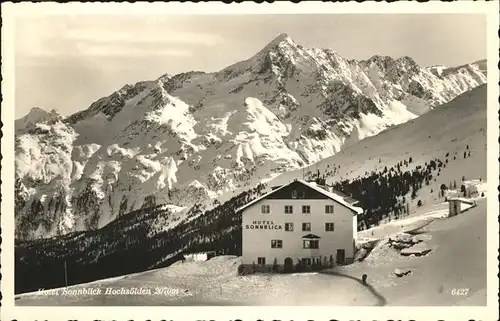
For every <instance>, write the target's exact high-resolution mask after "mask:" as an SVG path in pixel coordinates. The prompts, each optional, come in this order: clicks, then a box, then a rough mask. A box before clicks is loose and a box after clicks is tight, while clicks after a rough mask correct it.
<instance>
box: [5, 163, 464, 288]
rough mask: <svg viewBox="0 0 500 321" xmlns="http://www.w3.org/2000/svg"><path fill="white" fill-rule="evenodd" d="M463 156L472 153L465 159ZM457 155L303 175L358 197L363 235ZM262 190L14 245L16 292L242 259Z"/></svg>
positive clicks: (399, 210) (401, 209)
mask: <svg viewBox="0 0 500 321" xmlns="http://www.w3.org/2000/svg"><path fill="white" fill-rule="evenodd" d="M468 156H470V153H469V154H464V157H468ZM457 157H458V156H457V155H456V154H455V155H454V156H450V155H449V154H446V156H445V158H444V161H441V160H440V159H433V160H430V161H428V162H426V163H425V164H423V165H418V166H415V164H413V160H412V159H411V157H410V158H408V159H404V160H402V161H400V162H398V163H397V165H396V166H393V167H391V168H384V169H383V170H382V171H379V172H371V173H368V172H366V173H365V175H364V176H363V177H358V178H356V179H354V180H342V181H334V180H335V176H336V174H337V170H338V167H336V166H335V165H334V164H328V165H327V168H326V171H324V172H323V173H321V172H320V171H317V172H316V173H309V175H308V178H309V180H315V181H316V182H317V183H318V184H321V185H325V184H327V182H329V181H332V183H331V184H329V185H330V186H332V187H333V188H334V189H335V190H338V191H340V192H342V193H344V194H347V195H349V196H351V197H353V198H354V199H356V200H358V201H359V206H361V207H362V208H363V209H365V212H364V213H363V214H362V215H360V216H359V218H358V229H359V230H363V229H366V228H370V227H372V226H376V225H378V224H379V223H380V222H381V221H382V220H383V219H386V218H388V217H389V216H390V217H393V218H399V217H400V216H403V215H405V214H407V213H408V211H409V202H408V200H409V198H412V199H415V198H417V196H418V191H419V189H421V188H422V187H423V186H425V185H429V183H430V182H431V181H433V180H434V181H437V180H439V175H440V172H441V169H442V168H445V167H446V165H447V164H448V163H449V162H450V161H453V159H456V158H457ZM464 179H465V177H462V180H464ZM448 183H449V185H448ZM452 185H453V186H452ZM456 185H457V183H456V182H453V184H452V183H451V182H446V184H444V183H443V184H441V188H440V190H439V191H435V193H438V194H439V197H444V191H445V190H446V189H448V188H454V189H459V190H463V186H459V187H457V186H456ZM266 188H267V186H266V185H265V184H259V185H258V186H256V187H255V188H253V189H251V190H249V191H245V192H243V193H241V194H239V195H237V196H234V197H233V198H231V199H230V200H228V201H226V202H224V203H223V204H219V203H218V202H217V201H216V202H214V205H215V207H213V208H211V209H209V210H206V209H205V208H204V207H203V206H194V207H192V208H191V209H190V210H189V212H188V214H187V216H186V217H184V219H183V220H182V221H180V222H178V224H177V225H175V226H173V227H172V228H164V226H165V224H166V223H165V222H169V221H172V220H174V221H175V220H176V218H175V217H174V215H173V213H171V212H170V210H169V209H168V207H166V206H164V205H156V206H152V207H148V208H142V209H140V210H137V211H134V212H131V213H129V214H127V215H124V216H122V217H120V218H119V219H117V220H116V221H114V222H112V223H110V224H108V225H107V226H105V227H103V228H101V229H99V230H95V231H86V232H76V233H71V234H67V235H64V236H59V237H54V238H48V239H38V240H32V241H25V242H16V249H15V292H16V293H23V292H30V291H36V290H38V289H41V288H45V289H49V288H56V287H62V286H65V283H66V281H65V280H66V278H65V271H66V272H67V282H68V285H72V284H78V283H85V282H90V281H94V280H98V279H104V278H109V277H113V276H119V275H124V274H129V273H134V272H140V271H145V270H148V269H153V268H160V267H165V266H168V265H170V264H172V263H173V262H175V261H178V260H180V259H182V258H183V254H187V253H195V252H200V251H216V253H217V255H224V254H231V255H241V215H237V214H235V210H236V209H237V208H239V207H241V206H243V205H244V204H246V203H248V202H250V201H251V200H253V199H255V198H257V197H258V196H260V195H262V194H263V193H265V192H266ZM464 194H465V192H464Z"/></svg>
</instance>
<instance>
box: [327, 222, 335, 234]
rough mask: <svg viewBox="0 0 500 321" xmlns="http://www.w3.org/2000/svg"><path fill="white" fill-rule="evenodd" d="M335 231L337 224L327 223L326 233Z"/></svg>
mask: <svg viewBox="0 0 500 321" xmlns="http://www.w3.org/2000/svg"><path fill="white" fill-rule="evenodd" d="M334 230H335V224H333V223H325V231H327V232H333V231H334Z"/></svg>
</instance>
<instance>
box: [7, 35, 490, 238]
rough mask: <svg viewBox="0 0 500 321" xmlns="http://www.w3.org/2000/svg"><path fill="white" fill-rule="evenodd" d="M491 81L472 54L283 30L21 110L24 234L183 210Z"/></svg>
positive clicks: (19, 205) (19, 209) (19, 208)
mask: <svg viewBox="0 0 500 321" xmlns="http://www.w3.org/2000/svg"><path fill="white" fill-rule="evenodd" d="M485 82H486V76H485V71H484V70H482V69H481V67H480V66H479V64H478V63H474V64H469V65H465V66H460V67H454V68H444V67H443V68H432V67H430V68H422V67H420V66H418V65H417V64H416V63H415V62H414V61H413V60H412V59H411V58H409V57H402V58H399V59H393V58H390V57H384V56H373V57H372V58H370V59H368V60H366V61H355V60H348V59H344V58H343V57H341V56H340V55H338V54H337V53H336V52H334V51H332V50H329V49H317V48H304V47H302V46H300V45H298V44H296V43H295V42H294V41H293V40H292V39H291V38H290V37H288V36H287V35H286V34H282V35H280V36H278V37H277V38H276V39H274V40H273V41H272V42H271V43H269V44H268V45H267V46H265V47H264V49H262V50H261V51H260V52H258V53H257V54H256V55H254V56H253V57H251V58H249V59H247V60H245V61H242V62H239V63H236V64H234V65H232V66H229V67H227V68H225V69H223V70H221V71H219V72H216V73H204V72H188V73H182V74H179V75H174V76H172V75H168V74H166V75H163V76H161V77H159V78H158V79H156V80H154V81H142V82H138V83H136V84H135V85H126V86H124V87H123V88H121V89H120V90H118V91H117V92H115V93H113V94H111V95H110V96H108V97H103V98H101V99H99V100H98V101H96V102H95V103H93V104H92V105H91V106H90V107H89V108H88V109H86V110H83V111H80V112H77V113H75V114H73V115H71V116H69V117H66V118H63V117H61V116H59V115H57V114H56V113H53V112H52V113H46V112H41V111H40V110H38V109H36V110H32V111H31V112H30V114H28V115H27V116H26V117H24V118H22V119H20V120H18V121H16V237H17V238H20V239H32V238H39V237H47V236H53V235H59V234H65V233H68V232H70V231H79V230H89V229H95V228H99V227H102V226H104V225H106V224H108V223H109V222H112V221H113V220H115V219H117V218H118V217H120V216H122V215H124V214H126V213H128V212H131V211H133V210H137V209H140V208H144V207H151V206H154V205H157V204H171V205H173V206H174V207H175V208H176V210H177V211H179V212H182V211H187V209H188V208H189V207H191V206H192V205H194V204H198V203H212V202H214V200H215V199H221V198H224V197H226V198H227V197H228V195H232V193H234V191H236V190H244V189H249V188H251V187H253V186H255V185H256V184H257V183H259V182H262V181H266V180H269V179H271V178H272V177H275V176H276V175H279V174H280V173H283V172H285V171H287V170H292V169H297V168H300V167H301V166H304V165H306V164H312V163H314V162H317V161H319V160H321V159H324V158H326V157H329V156H331V155H334V154H335V153H337V152H339V151H340V150H341V149H342V148H345V147H346V146H348V145H350V144H354V143H356V142H357V141H359V140H361V139H364V138H365V137H369V136H372V135H375V134H377V133H379V132H381V131H382V130H384V129H386V128H388V127H390V126H393V125H397V124H400V123H403V122H406V121H408V120H410V119H414V118H416V117H418V116H419V115H421V114H423V113H425V112H427V111H429V110H430V109H432V108H435V107H437V106H439V105H440V104H443V103H445V102H447V101H449V100H451V99H453V98H454V97H456V96H457V95H459V94H461V93H463V92H465V91H467V90H470V89H472V88H474V87H477V86H478V85H481V84H484V83H485Z"/></svg>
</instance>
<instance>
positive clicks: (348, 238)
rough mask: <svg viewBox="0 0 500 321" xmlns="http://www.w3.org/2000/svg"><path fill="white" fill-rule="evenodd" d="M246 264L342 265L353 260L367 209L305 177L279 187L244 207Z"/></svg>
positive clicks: (243, 243) (243, 251)
mask: <svg viewBox="0 0 500 321" xmlns="http://www.w3.org/2000/svg"><path fill="white" fill-rule="evenodd" d="M237 212H241V214H242V265H243V266H244V267H249V266H252V267H253V268H255V267H256V266H258V267H260V268H259V270H262V267H272V266H278V268H279V269H280V270H283V269H284V270H291V269H293V267H294V266H295V265H296V264H297V263H298V262H299V261H300V262H301V263H303V264H305V265H313V264H316V265H323V266H324V265H337V264H347V263H350V262H352V261H353V259H354V254H355V240H356V236H357V215H358V214H361V213H363V209H361V208H359V207H356V206H353V205H352V203H350V202H348V201H346V200H345V199H344V197H342V196H340V195H338V194H335V193H333V192H332V191H329V190H328V189H327V188H326V187H320V186H319V185H317V184H315V183H311V182H306V181H303V180H295V181H293V182H291V183H290V184H288V185H284V186H281V187H278V188H275V189H274V190H272V191H271V192H269V193H267V194H265V195H263V196H261V197H259V198H257V199H255V200H253V201H252V202H250V203H248V204H246V205H245V206H243V207H241V208H239V209H238V210H237Z"/></svg>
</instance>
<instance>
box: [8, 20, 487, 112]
mask: <svg viewBox="0 0 500 321" xmlns="http://www.w3.org/2000/svg"><path fill="white" fill-rule="evenodd" d="M280 33H287V34H288V35H289V36H290V37H291V38H292V39H293V40H294V41H295V42H296V43H297V44H300V45H303V46H305V47H317V48H329V49H332V50H335V51H337V52H338V53H339V54H340V55H341V56H343V57H345V58H348V59H359V60H361V59H367V58H369V57H371V56H373V55H375V54H382V55H388V56H391V57H393V58H397V57H401V56H410V57H412V58H413V59H414V60H415V61H416V62H417V63H418V64H419V65H421V66H429V65H437V64H443V65H448V66H457V65H461V64H465V63H470V62H474V61H477V60H480V59H484V58H486V17H485V16H484V15H479V14H477V15H472V14H447V15H443V14H425V15H423V14H397V15H396V14H386V15H382V14H370V15H365V14H323V15H318V14H314V15H309V14H308V15H305V14H302V15H301V14H296V15H258V14H254V15H205V16H200V15H196V16H193V15H191V16H190V15H183V16H182V15H176V16H173V15H171V16H168V15H161V16H160V15H158V16H148V17H147V18H145V17H144V16H123V15H121V16H116V15H115V16H113V15H85V16H84V15H68V14H66V15H60V16H50V17H47V16H45V17H43V16H39V17H37V16H31V17H22V18H21V17H19V18H18V19H17V21H16V28H15V84H16V96H15V99H16V116H15V117H16V119H17V118H20V117H23V116H24V115H26V114H27V113H28V112H29V110H30V109H31V108H32V107H34V106H37V107H40V108H43V109H45V110H51V109H55V110H57V111H58V112H59V113H60V114H62V115H65V116H66V115H70V114H72V113H74V112H77V111H80V110H83V109H86V108H88V107H89V106H90V104H91V103H92V102H94V101H96V100H97V99H99V98H101V97H104V96H108V95H110V94H112V93H113V92H114V91H116V90H118V89H120V88H121V87H123V86H124V85H125V84H134V83H136V82H138V81H143V80H153V79H156V78H158V77H159V76H161V75H163V74H165V73H168V74H172V75H174V74H177V73H181V72H188V71H192V70H199V71H205V72H213V71H218V70H221V69H223V68H224V67H227V66H229V65H231V64H233V63H235V62H238V61H241V60H244V59H247V58H249V57H251V56H253V55H254V54H255V53H257V52H258V51H259V50H260V49H262V48H263V47H265V45H266V44H267V43H269V42H270V41H272V40H273V39H274V38H275V37H276V36H277V35H278V34H280Z"/></svg>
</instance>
